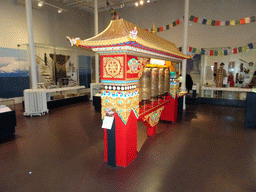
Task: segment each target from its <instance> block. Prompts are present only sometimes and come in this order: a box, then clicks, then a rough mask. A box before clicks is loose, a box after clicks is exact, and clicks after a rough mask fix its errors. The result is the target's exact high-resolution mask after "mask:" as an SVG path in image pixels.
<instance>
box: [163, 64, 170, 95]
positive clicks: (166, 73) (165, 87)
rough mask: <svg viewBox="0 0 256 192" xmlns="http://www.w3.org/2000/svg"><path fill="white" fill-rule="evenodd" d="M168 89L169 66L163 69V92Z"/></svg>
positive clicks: (166, 91)
mask: <svg viewBox="0 0 256 192" xmlns="http://www.w3.org/2000/svg"><path fill="white" fill-rule="evenodd" d="M169 91H170V70H169V68H165V70H164V93H168V92H169Z"/></svg>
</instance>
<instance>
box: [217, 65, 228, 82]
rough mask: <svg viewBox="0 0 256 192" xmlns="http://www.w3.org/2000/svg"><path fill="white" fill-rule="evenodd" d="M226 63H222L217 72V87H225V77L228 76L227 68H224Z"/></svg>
mask: <svg viewBox="0 0 256 192" xmlns="http://www.w3.org/2000/svg"><path fill="white" fill-rule="evenodd" d="M224 65H225V64H224V63H221V64H220V68H219V69H218V70H217V74H216V87H223V78H224V77H227V73H226V70H225V69H224Z"/></svg>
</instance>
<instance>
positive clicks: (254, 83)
mask: <svg viewBox="0 0 256 192" xmlns="http://www.w3.org/2000/svg"><path fill="white" fill-rule="evenodd" d="M250 85H251V87H256V71H255V72H254V74H253V77H252V81H251V84H250Z"/></svg>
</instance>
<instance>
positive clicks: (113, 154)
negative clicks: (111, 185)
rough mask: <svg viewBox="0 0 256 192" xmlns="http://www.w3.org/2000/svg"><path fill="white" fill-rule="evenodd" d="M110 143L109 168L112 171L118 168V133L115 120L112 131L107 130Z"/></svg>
mask: <svg viewBox="0 0 256 192" xmlns="http://www.w3.org/2000/svg"><path fill="white" fill-rule="evenodd" d="M107 141H108V166H109V167H110V168H112V169H114V168H116V133H115V118H114V121H113V124H112V127H111V129H108V130H107Z"/></svg>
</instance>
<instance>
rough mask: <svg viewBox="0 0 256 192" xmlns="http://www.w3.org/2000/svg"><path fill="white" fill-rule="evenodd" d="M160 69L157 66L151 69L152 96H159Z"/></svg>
mask: <svg viewBox="0 0 256 192" xmlns="http://www.w3.org/2000/svg"><path fill="white" fill-rule="evenodd" d="M158 76H159V71H158V69H157V68H153V69H152V71H151V98H152V99H154V98H157V96H158V80H159V77H158Z"/></svg>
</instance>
